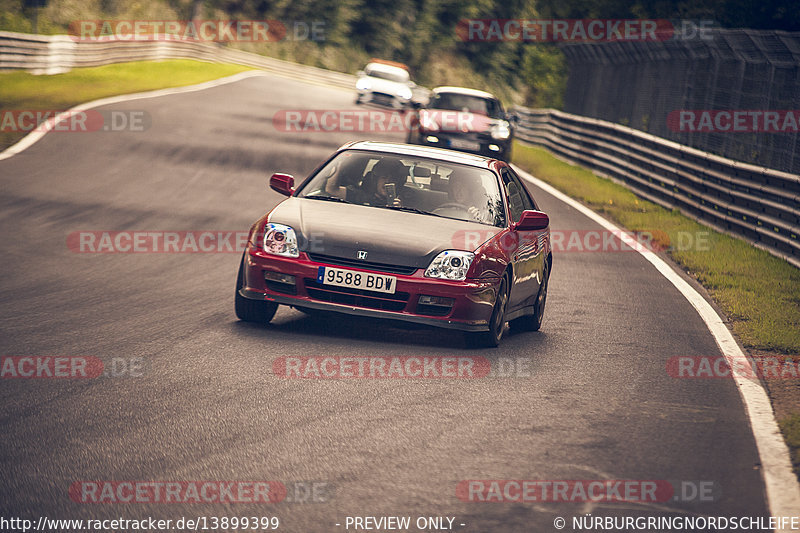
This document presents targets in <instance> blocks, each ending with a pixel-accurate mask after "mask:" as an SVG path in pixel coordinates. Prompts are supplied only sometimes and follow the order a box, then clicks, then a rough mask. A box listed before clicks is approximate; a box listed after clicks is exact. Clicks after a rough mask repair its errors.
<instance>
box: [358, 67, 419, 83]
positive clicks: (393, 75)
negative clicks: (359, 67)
mask: <svg viewBox="0 0 800 533" xmlns="http://www.w3.org/2000/svg"><path fill="white" fill-rule="evenodd" d="M364 73H365V74H366V75H367V76H370V77H372V78H380V79H382V80H389V81H394V82H397V83H407V82H408V79H409V77H408V72H406V71H404V70H400V69H398V70H397V71H396V72H393V71H388V70H383V69H378V68H374V67H372V68H371V67H367V68H366V69H365V70H364Z"/></svg>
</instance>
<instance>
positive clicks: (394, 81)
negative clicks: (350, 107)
mask: <svg viewBox="0 0 800 533" xmlns="http://www.w3.org/2000/svg"><path fill="white" fill-rule="evenodd" d="M414 87H416V84H415V83H414V82H413V81H411V76H410V74H409V73H408V68H407V67H405V65H403V64H402V63H395V62H393V61H381V60H373V61H371V62H370V63H368V64H367V66H366V67H364V70H362V71H359V72H358V81H356V90H357V91H358V96H357V97H356V103H357V104H364V103H373V104H378V105H382V106H387V107H392V108H395V109H401V108H405V107H408V106H409V105H410V104H411V98H412V96H413V92H412V89H413V88H414Z"/></svg>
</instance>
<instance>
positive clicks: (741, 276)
mask: <svg viewBox="0 0 800 533" xmlns="http://www.w3.org/2000/svg"><path fill="white" fill-rule="evenodd" d="M514 162H515V163H516V164H518V165H519V166H520V167H522V168H524V169H525V170H527V171H528V172H530V173H531V174H533V175H534V176H536V177H537V178H539V179H541V180H544V181H546V182H548V183H550V184H551V185H553V186H554V187H556V188H557V189H559V190H561V191H563V192H564V193H566V194H568V195H569V196H571V197H572V198H575V199H577V200H579V201H581V202H583V203H584V204H586V205H587V206H588V207H590V208H592V209H593V210H594V211H596V212H598V213H601V214H602V215H604V216H605V217H607V218H609V219H611V220H613V221H615V222H617V223H618V224H620V225H621V226H624V227H625V228H627V229H629V230H633V231H642V232H648V233H649V234H652V235H653V241H654V243H655V244H657V245H660V246H661V247H663V248H665V249H666V250H667V253H668V255H669V256H670V257H671V258H672V259H673V260H674V261H675V262H677V263H678V264H679V265H680V266H681V267H683V268H684V269H686V271H687V272H688V273H689V274H690V275H691V276H692V277H694V278H695V279H697V281H698V282H699V283H700V284H701V285H703V287H705V288H706V290H707V291H708V293H709V294H710V295H711V297H712V298H713V299H714V301H715V302H716V303H717V304H718V305H719V307H720V308H721V309H722V311H723V313H725V314H726V315H727V317H728V319H729V320H730V326H731V328H732V330H733V332H734V334H735V335H736V336H737V337H738V338H739V340H740V341H741V342H742V344H743V345H744V346H745V348H747V349H748V351H750V354H751V356H753V357H756V358H758V357H772V356H776V355H778V356H779V357H781V358H784V357H788V358H791V359H794V360H797V359H798V357H799V356H800V270H798V269H797V268H795V267H793V266H792V265H790V264H789V263H787V262H786V261H783V260H782V259H778V258H776V257H774V256H772V255H770V254H769V253H768V252H766V251H764V250H760V249H758V248H756V247H754V246H752V245H751V244H749V243H747V242H746V241H744V240H742V239H737V238H734V237H731V236H729V235H725V234H722V233H719V232H717V231H714V230H713V229H710V228H708V227H706V226H703V225H701V224H699V223H697V222H695V221H694V220H692V219H690V218H688V217H686V216H684V215H682V214H681V213H680V212H679V211H678V210H668V209H664V208H663V207H661V206H659V205H657V204H654V203H652V202H649V201H647V200H644V199H641V198H638V197H637V196H636V195H635V194H633V193H632V192H631V191H630V190H628V189H626V188H625V187H623V186H621V185H618V184H616V183H614V182H613V181H611V180H609V179H606V178H601V177H599V176H596V175H595V174H593V173H592V172H591V171H589V170H587V169H585V168H583V167H579V166H575V165H570V164H568V163H565V162H563V161H561V160H559V159H557V158H556V157H554V156H553V155H552V154H550V152H548V151H547V150H545V149H543V148H539V147H533V146H529V145H525V144H522V143H519V142H517V143H515V146H514ZM687 236H689V237H688V238H687ZM698 236H702V240H701V241H698V240H697V237H698ZM764 381H765V384H766V387H767V391H768V392H769V394H770V398H771V400H772V402H773V408H774V410H775V413H776V417H777V418H778V421H779V425H780V427H781V430H782V431H783V434H784V438H785V439H786V442H787V444H788V445H789V448H790V450H791V455H792V463H793V465H794V468H795V472H796V473H798V475H800V379H772V380H769V379H765V380H764Z"/></svg>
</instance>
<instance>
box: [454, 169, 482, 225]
mask: <svg viewBox="0 0 800 533" xmlns="http://www.w3.org/2000/svg"><path fill="white" fill-rule="evenodd" d="M448 197H449V199H450V202H451V203H454V204H458V205H459V206H462V207H463V208H464V210H465V211H467V212H468V213H469V215H470V217H471V218H472V220H474V221H476V222H481V223H483V224H486V223H488V222H489V216H488V213H487V212H486V194H485V190H484V188H483V185H481V182H480V178H479V177H477V176H474V175H471V174H457V173H455V172H454V173H453V174H451V175H450V180H449V183H448Z"/></svg>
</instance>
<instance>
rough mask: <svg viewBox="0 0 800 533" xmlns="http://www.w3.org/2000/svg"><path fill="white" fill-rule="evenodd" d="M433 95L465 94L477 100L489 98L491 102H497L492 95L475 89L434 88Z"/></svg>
mask: <svg viewBox="0 0 800 533" xmlns="http://www.w3.org/2000/svg"><path fill="white" fill-rule="evenodd" d="M433 93H434V94H439V93H457V94H466V95H469V96H476V97H478V98H491V99H493V100H497V98H496V97H495V96H494V95H493V94H492V93H487V92H486V91H479V90H477V89H468V88H466V87H450V86H445V87H436V88H435V89H434V90H433Z"/></svg>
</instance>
